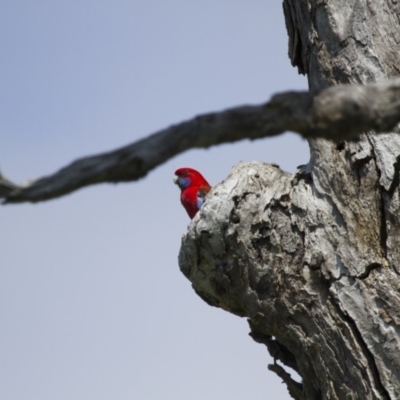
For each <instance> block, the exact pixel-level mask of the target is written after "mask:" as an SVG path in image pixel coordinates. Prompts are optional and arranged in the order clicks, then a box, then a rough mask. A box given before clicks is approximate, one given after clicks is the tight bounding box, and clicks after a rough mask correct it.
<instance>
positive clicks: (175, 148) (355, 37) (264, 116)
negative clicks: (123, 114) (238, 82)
mask: <svg viewBox="0 0 400 400" xmlns="http://www.w3.org/2000/svg"><path fill="white" fill-rule="evenodd" d="M283 6H284V7H283V8H284V13H285V19H286V26H287V30H288V34H289V57H290V59H291V62H292V64H293V65H294V66H296V67H297V68H298V70H299V72H300V73H303V74H307V76H308V80H309V86H310V92H309V93H286V94H281V95H277V96H275V97H274V98H273V99H272V100H271V101H270V102H268V103H266V104H264V105H260V106H243V107H238V108H235V109H231V110H226V111H224V112H220V113H212V114H208V115H204V116H200V117H197V118H195V119H193V120H191V121H187V122H184V123H182V124H179V125H176V126H172V127H170V128H167V129H165V130H163V131H161V132H158V133H156V134H154V135H152V136H150V137H148V138H146V139H143V140H141V141H139V142H137V143H134V144H132V145H130V146H127V147H124V148H122V149H118V150H115V151H112V152H109V153H106V154H101V155H96V156H91V157H87V158H84V159H81V160H78V161H75V162H74V163H72V164H71V165H69V166H67V167H65V168H63V169H61V170H60V171H59V172H57V173H55V174H53V175H51V176H48V177H44V178H41V179H38V180H37V181H34V182H30V183H28V184H25V185H16V184H14V183H12V182H10V181H8V180H6V179H5V178H3V177H1V176H0V198H3V199H4V201H5V202H6V203H11V202H24V201H32V202H35V201H42V200H48V199H51V198H54V197H58V196H62V195H64V194H66V193H69V192H72V191H74V190H77V189H79V188H81V187H83V186H87V185H90V184H95V183H101V182H120V181H132V180H136V179H139V178H141V177H143V176H144V175H146V173H147V172H148V171H150V170H151V169H152V168H155V167H156V166H157V165H159V164H161V163H162V162H164V161H165V160H167V159H168V158H170V157H172V156H173V155H175V154H178V153H179V152H182V151H185V150H186V149H189V148H191V147H208V146H211V145H214V144H218V143H223V142H229V141H235V140H239V139H243V138H251V139H256V138H260V137H265V136H270V135H275V134H279V133H281V132H283V131H284V130H286V129H290V130H294V131H296V132H299V133H300V134H302V135H303V136H304V137H307V138H308V140H309V144H310V152H311V160H310V162H309V164H308V165H305V166H302V167H301V168H300V169H299V171H298V173H296V174H289V173H286V172H284V171H282V170H281V169H280V168H279V167H278V166H276V165H270V164H264V163H261V162H253V163H250V164H239V165H238V166H236V167H235V168H234V169H233V171H232V173H231V175H230V176H229V177H228V178H227V179H226V180H225V181H223V182H222V183H220V184H219V185H217V186H216V187H214V188H213V190H212V191H211V193H210V195H209V196H208V198H207V201H206V203H205V205H204V206H203V208H202V209H201V211H200V212H199V213H198V214H197V215H196V217H195V219H194V220H193V222H192V223H191V225H190V227H189V231H188V232H187V234H186V235H185V237H184V238H183V242H182V247H181V251H180V255H179V262H180V268H181V270H182V272H183V273H184V274H185V275H186V277H187V278H188V279H189V280H190V281H191V282H192V284H193V288H194V290H195V291H196V293H197V294H199V295H200V296H201V297H202V298H203V299H204V300H205V301H206V302H207V303H209V304H210V305H213V306H217V307H221V308H223V309H225V310H227V311H229V312H231V313H234V314H236V315H239V316H242V317H247V318H248V320H249V324H250V328H251V336H252V337H253V339H254V340H256V341H257V342H260V343H263V344H265V345H266V346H267V348H268V350H269V352H270V354H271V355H272V356H273V357H274V359H275V360H276V361H277V363H275V364H273V365H271V366H270V369H271V370H273V371H274V372H275V373H277V374H278V375H279V376H280V377H282V379H283V380H284V381H285V383H286V384H287V387H288V390H289V392H290V394H291V396H292V397H293V398H295V399H312V400H314V399H315V400H316V399H392V400H393V399H400V280H399V275H400V198H399V168H400V158H399V157H400V136H399V135H398V134H397V133H395V132H396V130H397V129H398V126H397V124H398V122H399V121H400V80H399V79H394V78H396V77H398V76H399V74H400V2H398V1H397V0H374V1H372V0H354V1H349V0H329V1H323V0H284V2H283ZM387 79H392V81H385V80H387ZM375 82H376V84H375ZM338 84H358V85H359V86H341V85H338ZM366 84H367V85H366ZM379 132H380V134H379V135H378V134H377V133H379ZM382 132H386V133H382ZM358 134H360V135H358ZM349 138H350V140H349ZM327 139H331V140H327ZM345 140H347V141H345ZM282 364H283V365H286V366H289V367H291V368H292V369H294V370H295V371H297V372H298V374H299V375H300V376H301V378H302V381H301V382H296V381H295V380H293V379H292V378H291V376H290V375H289V373H288V372H287V371H286V370H285V369H284V367H283V366H282Z"/></svg>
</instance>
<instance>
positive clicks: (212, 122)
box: [0, 79, 400, 203]
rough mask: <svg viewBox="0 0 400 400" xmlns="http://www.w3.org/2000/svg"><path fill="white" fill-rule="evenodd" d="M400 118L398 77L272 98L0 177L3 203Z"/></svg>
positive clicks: (385, 126) (350, 133)
mask: <svg viewBox="0 0 400 400" xmlns="http://www.w3.org/2000/svg"><path fill="white" fill-rule="evenodd" d="M399 121H400V79H394V80H390V81H386V82H380V83H379V84H371V85H366V86H360V85H358V86H354V85H340V86H335V87H331V88H327V89H325V90H322V91H320V92H319V91H317V92H316V93H315V94H312V93H309V92H288V93H281V94H278V95H275V96H274V97H273V98H272V100H271V101H269V102H268V103H265V104H262V105H259V106H242V107H236V108H232V109H229V110H225V111H222V112H219V113H210V114H206V115H200V116H198V117H196V118H194V119H192V120H190V121H186V122H183V123H181V124H178V125H174V126H171V127H169V128H166V129H164V130H162V131H160V132H157V133H155V134H153V135H151V136H149V137H147V138H145V139H142V140H139V141H138V142H136V143H133V144H131V145H129V146H125V147H123V148H121V149H117V150H114V151H111V152H108V153H104V154H98V155H95V156H90V157H85V158H82V159H80V160H77V161H75V162H73V163H72V164H70V165H68V166H67V167H64V168H63V169H61V170H60V171H58V172H56V173H55V174H53V175H50V176H46V177H43V178H40V179H36V180H34V181H32V182H29V183H27V184H25V185H16V184H14V183H12V182H10V181H8V180H6V179H5V178H4V177H2V176H1V174H0V199H1V198H3V199H4V202H5V203H21V202H26V201H30V202H38V201H44V200H49V199H53V198H56V197H60V196H63V195H65V194H68V193H71V192H73V191H75V190H78V189H80V188H82V187H85V186H89V185H93V184H97V183H103V182H109V183H116V182H126V181H134V180H138V179H140V178H142V177H144V176H145V175H146V174H147V173H148V172H149V171H151V170H152V169H153V168H155V167H157V166H158V165H160V164H162V163H163V162H165V161H167V160H168V159H170V158H172V157H173V156H175V155H177V154H179V153H181V152H183V151H185V150H188V149H190V148H196V147H204V148H207V147H210V146H213V145H216V144H221V143H228V142H234V141H237V140H243V139H259V138H263V137H267V136H274V135H277V134H280V133H283V132H285V131H287V130H291V131H294V132H298V133H300V134H301V135H302V136H303V137H305V138H313V137H324V138H327V139H330V140H332V141H339V140H342V139H345V138H349V137H350V138H353V139H355V138H356V135H357V134H359V133H361V132H363V131H365V130H375V131H376V132H384V131H387V130H390V129H392V128H394V127H395V126H396V124H397V123H398V122H399Z"/></svg>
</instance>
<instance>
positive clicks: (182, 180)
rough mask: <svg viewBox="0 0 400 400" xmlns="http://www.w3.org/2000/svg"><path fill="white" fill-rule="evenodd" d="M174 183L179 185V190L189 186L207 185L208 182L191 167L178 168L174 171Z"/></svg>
mask: <svg viewBox="0 0 400 400" xmlns="http://www.w3.org/2000/svg"><path fill="white" fill-rule="evenodd" d="M174 183H175V184H176V185H178V186H179V187H180V189H181V190H183V189H186V188H187V187H189V186H203V185H205V186H209V184H208V182H207V181H206V180H205V179H204V177H203V175H201V174H200V172H198V171H196V170H195V169H193V168H186V167H185V168H179V169H177V170H176V171H175V176H174Z"/></svg>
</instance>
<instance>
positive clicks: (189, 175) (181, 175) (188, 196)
mask: <svg viewBox="0 0 400 400" xmlns="http://www.w3.org/2000/svg"><path fill="white" fill-rule="evenodd" d="M174 182H175V183H176V184H177V185H178V186H179V187H180V189H181V203H182V205H183V207H185V209H186V211H187V213H188V214H189V217H190V218H193V217H194V216H195V215H196V213H197V211H199V209H200V207H201V206H202V205H203V203H204V198H205V196H206V194H207V193H208V192H209V191H210V190H211V186H210V184H209V183H208V182H207V181H206V180H205V178H204V177H203V175H201V173H200V172H199V171H196V170H195V169H193V168H179V169H177V170H176V171H175V177H174Z"/></svg>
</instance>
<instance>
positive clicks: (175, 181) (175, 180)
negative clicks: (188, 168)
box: [174, 175, 179, 185]
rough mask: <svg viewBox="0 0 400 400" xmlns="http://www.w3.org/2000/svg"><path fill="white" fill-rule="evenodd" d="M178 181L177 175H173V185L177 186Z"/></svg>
mask: <svg viewBox="0 0 400 400" xmlns="http://www.w3.org/2000/svg"><path fill="white" fill-rule="evenodd" d="M178 180H179V178H178V175H174V183H175V185H177V184H178Z"/></svg>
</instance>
